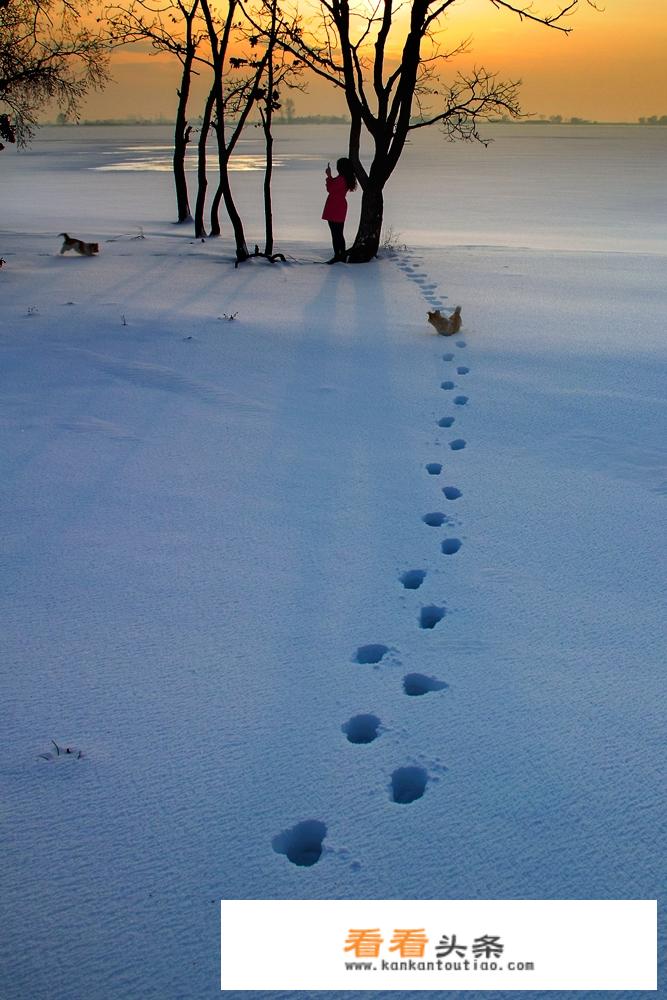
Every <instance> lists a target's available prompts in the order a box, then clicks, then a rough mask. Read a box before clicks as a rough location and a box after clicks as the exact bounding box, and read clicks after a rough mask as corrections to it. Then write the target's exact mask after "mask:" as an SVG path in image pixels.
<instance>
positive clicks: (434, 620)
mask: <svg viewBox="0 0 667 1000" xmlns="http://www.w3.org/2000/svg"><path fill="white" fill-rule="evenodd" d="M444 617H445V609H444V608H439V607H437V606H436V605H435V604H430V605H429V606H428V607H425V608H422V609H421V611H420V612H419V627H420V628H435V626H436V625H437V624H438V622H441V621H442V619H443V618H444Z"/></svg>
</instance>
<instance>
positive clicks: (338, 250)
mask: <svg viewBox="0 0 667 1000" xmlns="http://www.w3.org/2000/svg"><path fill="white" fill-rule="evenodd" d="M336 169H337V171H338V176H337V177H332V176H331V167H330V166H329V164H328V163H327V169H326V175H327V178H326V185H327V191H328V192H329V193H328V195H327V200H326V203H325V205H324V211H323V212H322V218H323V219H325V221H326V222H328V223H329V229H330V230H331V240H332V243H333V250H334V255H333V257H332V258H331V260H328V261H327V264H336V263H337V262H338V261H343V262H344V261H345V260H346V258H347V253H346V250H345V236H344V235H343V226H344V225H345V216H346V215H347V201H346V196H347V192H348V191H354V189H355V188H356V186H357V178H356V177H355V176H354V170H353V168H352V164H351V163H350V161H349V160H348V159H347V158H346V157H343V158H342V159H340V160H338V162H337V163H336Z"/></svg>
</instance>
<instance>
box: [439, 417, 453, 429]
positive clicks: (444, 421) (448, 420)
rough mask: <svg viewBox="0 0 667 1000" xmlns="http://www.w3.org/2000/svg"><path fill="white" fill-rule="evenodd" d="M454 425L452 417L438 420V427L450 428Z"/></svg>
mask: <svg viewBox="0 0 667 1000" xmlns="http://www.w3.org/2000/svg"><path fill="white" fill-rule="evenodd" d="M453 423H454V417H440V420H438V427H451V426H452V424H453Z"/></svg>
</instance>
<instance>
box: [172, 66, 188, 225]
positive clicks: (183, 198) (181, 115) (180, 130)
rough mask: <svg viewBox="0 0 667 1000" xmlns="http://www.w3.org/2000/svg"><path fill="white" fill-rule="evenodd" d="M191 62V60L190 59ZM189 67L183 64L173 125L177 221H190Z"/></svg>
mask: <svg viewBox="0 0 667 1000" xmlns="http://www.w3.org/2000/svg"><path fill="white" fill-rule="evenodd" d="M190 63H191V60H190ZM189 75H190V67H189V66H187V67H186V64H184V65H183V80H182V83H181V89H180V90H179V91H178V109H177V111H176V125H175V127H174V157H173V167H174V184H175V185H176V210H177V212H178V221H179V222H191V221H192V215H191V214H190V202H189V199H188V182H187V179H186V176H185V153H186V150H187V148H188V142H189V141H190V132H191V129H190V126H189V125H188V122H187V119H186V114H187V104H188V96H189V91H190V80H189Z"/></svg>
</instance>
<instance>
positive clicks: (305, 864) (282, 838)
mask: <svg viewBox="0 0 667 1000" xmlns="http://www.w3.org/2000/svg"><path fill="white" fill-rule="evenodd" d="M326 835H327V828H326V826H325V824H324V823H321V822H320V821H319V820H317V819H307V820H304V821H303V822H301V823H297V824H296V826H293V827H292V829H291V830H283V831H282V833H278V834H276V836H275V837H274V838H273V840H272V842H271V846H272V847H273V850H274V851H275V852H276V854H284V855H285V856H286V857H287V860H288V861H291V862H292V864H293V865H298V866H299V867H300V868H310V867H311V866H312V865H315V864H317V862H318V861H319V860H320V857H321V856H322V841H323V840H324V838H325V837H326Z"/></svg>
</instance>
